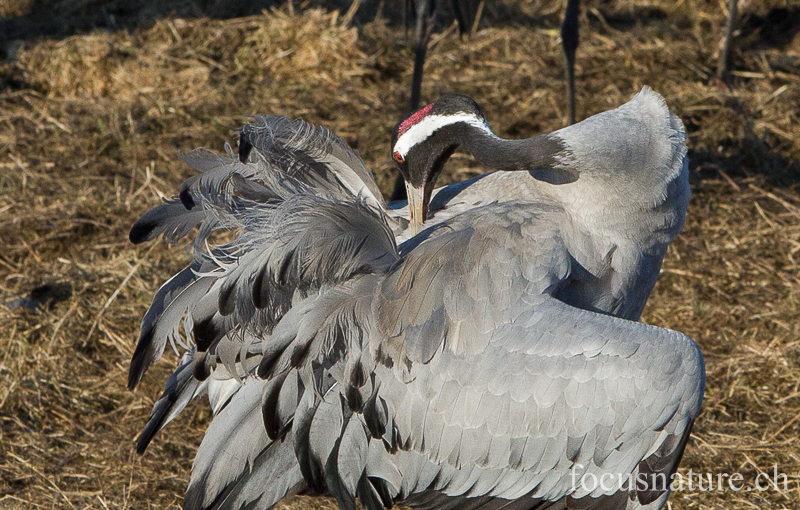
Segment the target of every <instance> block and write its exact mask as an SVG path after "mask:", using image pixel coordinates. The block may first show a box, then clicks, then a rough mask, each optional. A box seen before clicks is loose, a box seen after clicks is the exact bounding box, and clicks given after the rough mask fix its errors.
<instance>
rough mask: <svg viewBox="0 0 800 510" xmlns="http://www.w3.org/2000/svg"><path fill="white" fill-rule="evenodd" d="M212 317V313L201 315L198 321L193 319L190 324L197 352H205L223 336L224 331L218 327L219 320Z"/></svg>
mask: <svg viewBox="0 0 800 510" xmlns="http://www.w3.org/2000/svg"><path fill="white" fill-rule="evenodd" d="M214 317H215V316H214V315H209V316H207V317H203V318H202V319H200V320H199V321H195V323H194V325H193V326H192V336H193V337H194V342H195V345H197V350H198V352H206V351H207V350H208V349H209V348H210V347H211V346H212V345H214V344H215V343H216V342H218V341H219V340H220V339H221V338H222V337H223V336H225V333H226V331H225V330H224V329H223V328H220V327H219V326H220V324H219V321H215V320H214Z"/></svg>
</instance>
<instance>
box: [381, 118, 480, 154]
mask: <svg viewBox="0 0 800 510" xmlns="http://www.w3.org/2000/svg"><path fill="white" fill-rule="evenodd" d="M457 122H464V123H466V124H469V125H470V126H474V127H476V128H478V129H482V130H484V131H487V132H489V133H491V132H492V130H491V129H489V125H488V124H487V123H486V120H485V119H482V118H480V117H478V116H476V115H473V114H471V113H457V114H455V115H428V116H427V117H425V118H424V119H422V120H421V121H419V122H418V123H416V124H414V125H413V126H411V128H409V130H408V131H406V132H405V133H403V134H402V135H400V138H398V139H397V143H395V144H394V150H393V151H392V153H393V154H394V153H395V152H398V153H400V155H401V156H403V158H405V157H406V155H407V154H408V151H410V150H411V147H413V146H415V145H416V144H418V143H420V142H421V141H423V140H425V139H426V138H428V137H429V136H431V135H432V134H433V133H435V132H436V131H438V130H439V129H441V128H443V127H445V126H449V125H450V124H455V123H457Z"/></svg>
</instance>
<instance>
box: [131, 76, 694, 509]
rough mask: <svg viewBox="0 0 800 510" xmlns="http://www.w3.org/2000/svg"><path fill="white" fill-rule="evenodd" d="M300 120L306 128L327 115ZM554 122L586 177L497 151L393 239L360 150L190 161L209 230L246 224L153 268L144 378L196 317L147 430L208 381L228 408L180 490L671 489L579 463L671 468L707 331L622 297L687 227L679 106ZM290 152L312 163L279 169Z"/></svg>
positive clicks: (229, 498)
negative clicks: (213, 179) (560, 176)
mask: <svg viewBox="0 0 800 510" xmlns="http://www.w3.org/2000/svg"><path fill="white" fill-rule="evenodd" d="M292 122H297V121H292ZM287 125H293V126H301V127H302V126H303V125H301V124H287ZM302 130H303V132H304V133H306V135H305V136H304V137H303V141H302V143H301V144H300V145H301V146H303V145H304V144H309V145H310V146H316V145H315V142H314V139H315V138H314V137H316V136H323V139H325V138H326V137H328V136H332V135H329V134H328V133H329V132H322V131H313V132H311V131H307V130H306V128H305V127H303V128H302ZM320 133H322V135H320ZM248 136H250V135H248ZM553 136H556V137H559V138H560V139H561V140H563V142H564V143H563V146H564V147H566V148H567V149H568V152H565V153H564V154H562V155H561V157H562V158H563V159H561V160H560V161H559V165H561V166H560V167H559V168H556V171H559V170H561V169H564V168H566V169H569V170H570V171H573V172H577V174H578V175H579V178H578V179H577V180H574V181H570V182H569V183H568V184H560V185H555V184H552V183H550V182H547V180H548V179H546V178H544V179H542V178H541V175H540V176H539V177H540V178H539V179H537V178H536V177H537V176H536V172H531V173H530V174H528V173H526V172H498V173H495V174H491V175H489V176H486V177H483V178H481V179H477V180H474V181H471V182H469V183H462V184H461V185H456V187H448V188H444V189H443V190H441V191H440V192H439V193H438V194H437V195H436V196H435V197H434V205H435V207H432V208H431V210H432V212H433V218H432V221H430V223H429V224H430V225H431V226H430V228H428V229H427V230H425V231H424V232H422V233H421V234H420V235H419V236H417V237H415V238H413V239H410V240H408V241H406V242H405V243H403V244H402V245H401V246H399V247H398V246H397V245H396V242H395V234H396V233H397V232H398V231H400V230H402V225H401V224H400V223H399V222H397V221H394V220H392V219H391V218H390V217H389V215H392V214H396V212H394V211H389V212H388V213H387V212H386V210H385V209H384V207H383V206H382V203H380V202H378V203H376V202H377V201H374V200H372V199H371V198H370V197H369V196H368V195H366V194H365V191H364V190H366V189H369V186H367V185H366V184H364V185H363V186H359V185H354V184H353V183H352V182H350V184H349V185H345V184H343V183H342V180H341V179H339V178H338V177H336V176H337V175H338V174H337V172H342V170H341V166H337V165H340V163H341V162H344V163H342V164H344V166H350V165H353V164H354V163H353V162H352V161H350V160H347V158H346V157H344V156H338V157H335V158H331V160H330V161H334V162H333V163H329V162H326V163H324V164H323V165H321V166H319V167H317V166H315V165H313V164H309V163H308V162H307V161H306V159H305V155H308V154H312V153H313V154H315V157H321V158H323V159H324V158H325V157H326V156H324V155H323V156H320V154H319V153H314V152H313V151H310V150H306V151H303V150H300V151H297V150H295V151H293V150H283V149H282V148H279V149H274V148H270V147H274V146H270V145H269V143H277V144H279V145H280V144H284V143H286V142H284V140H286V139H290V138H291V137H288V136H287V137H273V138H269V137H268V138H267V140H268V142H262V141H259V140H260V139H258V138H257V137H254V138H253V141H252V142H248V143H249V144H251V145H252V148H250V149H249V151H250V152H249V154H248V153H247V152H248V151H247V150H245V153H244V159H246V160H247V163H244V164H243V165H244V166H248V167H251V168H255V167H257V166H258V165H259V164H260V163H259V162H262V161H278V162H279V163H275V164H273V165H272V166H270V167H269V171H268V172H267V171H266V170H265V172H266V173H264V174H257V173H256V172H254V171H252V170H248V171H247V172H239V171H238V170H237V171H232V172H229V174H228V175H227V176H226V177H225V178H224V179H223V180H221V181H219V183H217V184H215V185H207V186H195V184H194V183H190V185H189V186H188V188H187V189H190V191H189V192H188V196H191V197H192V201H193V202H195V207H196V206H197V205H198V204H201V205H202V208H203V211H205V212H206V215H207V216H208V217H209V218H211V219H212V220H213V221H214V222H215V228H216V226H219V227H223V228H229V229H235V230H236V231H237V232H238V233H237V236H236V238H235V239H234V240H233V241H232V242H230V243H228V244H226V245H223V246H220V247H217V248H215V249H214V250H212V252H210V253H206V254H201V255H198V259H197V261H196V262H195V263H194V264H193V266H190V268H187V269H186V270H184V272H183V273H181V274H179V275H178V276H176V278H174V279H173V280H171V281H170V282H168V283H167V284H165V285H164V287H162V289H161V290H159V293H157V295H156V298H155V299H154V305H153V307H152V308H151V311H149V312H148V315H146V317H145V320H144V321H143V328H142V329H143V331H149V332H151V333H148V334H145V335H143V336H141V337H140V342H139V345H138V346H137V351H136V352H137V353H138V355H136V354H135V356H134V361H133V362H132V365H131V379H130V381H133V382H132V384H131V386H133V385H135V384H136V382H138V380H140V378H141V376H142V374H143V373H144V370H146V368H147V366H149V364H150V363H152V362H153V361H154V360H155V359H158V357H160V355H161V353H162V352H163V349H164V345H165V344H166V341H167V338H174V334H175V333H174V332H177V331H178V327H179V326H180V324H181V322H184V329H185V330H186V331H187V337H188V338H187V340H186V342H185V344H186V348H187V349H188V350H189V353H190V354H189V355H187V358H185V359H184V362H182V364H181V367H179V369H178V371H176V374H175V375H174V376H173V379H174V381H176V382H173V383H172V384H168V388H167V390H168V391H165V396H164V397H162V400H160V401H159V402H162V401H164V402H165V403H164V404H162V405H161V406H160V408H159V409H158V410H154V413H153V416H154V418H153V419H152V420H151V423H153V425H148V433H147V436H146V437H148V439H147V440H148V441H149V438H151V437H152V435H153V434H154V433H155V431H157V430H158V428H160V427H161V426H163V424H162V422H163V423H166V422H167V421H168V420H165V419H162V418H163V417H167V416H168V417H169V418H170V419H171V417H172V416H173V415H174V414H177V412H179V411H180V409H182V407H183V406H185V402H188V400H189V399H191V398H193V397H194V396H196V395H197V394H198V391H197V390H198V388H200V387H201V386H200V384H201V382H200V379H202V380H203V381H205V382H204V383H202V384H206V389H207V391H208V393H209V396H210V398H211V399H212V407H213V409H214V412H215V418H214V421H213V422H212V425H211V426H210V427H209V430H208V431H207V434H206V437H205V439H204V441H203V444H202V445H201V447H200V450H199V451H198V456H197V459H196V460H195V465H194V467H193V473H192V481H191V483H190V488H189V491H188V492H187V497H186V501H185V507H186V508H235V509H239V508H267V507H269V506H271V505H272V504H274V503H276V502H277V501H279V500H280V499H281V498H282V497H284V496H285V495H288V494H293V493H297V492H311V493H313V492H320V491H328V492H330V493H331V494H332V495H334V496H335V497H336V499H337V502H338V503H339V505H340V507H342V508H354V498H356V497H357V498H359V499H360V500H361V502H362V503H363V504H364V505H365V506H366V507H367V508H369V509H375V508H382V507H383V506H386V505H390V504H392V503H404V504H410V505H413V506H419V507H422V508H433V507H435V508H481V509H494V508H497V509H500V508H507V509H516V508H595V509H606V508H607V509H611V508H661V507H662V506H663V505H664V504H665V501H666V498H667V496H668V492H667V491H664V490H659V488H658V487H651V486H643V487H638V488H636V489H635V490H622V491H620V490H617V489H615V490H613V491H603V490H601V489H599V488H597V489H595V490H584V489H582V488H581V487H574V484H572V483H571V482H572V480H571V478H570V476H571V475H572V474H575V475H576V476H577V477H578V479H579V480H580V478H581V477H582V476H583V475H588V474H592V475H595V476H598V477H600V476H602V475H603V474H609V473H613V474H614V476H616V475H617V474H623V475H625V474H633V476H634V477H635V476H636V475H638V474H640V473H642V474H644V475H652V474H653V473H663V474H665V475H666V476H668V475H669V474H671V473H672V472H674V469H675V468H676V467H677V463H678V461H679V460H680V455H681V453H682V451H683V448H684V446H685V444H686V440H687V438H688V436H689V432H690V429H691V424H692V422H693V420H694V418H695V417H696V416H697V413H698V412H699V406H700V401H701V399H702V392H703V384H704V371H703V362H702V356H701V355H700V352H699V350H698V349H697V346H696V345H695V344H694V342H692V341H691V340H690V339H689V338H687V337H685V336H683V335H681V334H679V333H676V332H673V331H669V330H663V329H659V328H654V327H651V326H646V325H642V324H638V323H635V322H631V321H628V320H623V319H620V318H616V317H611V316H609V315H616V316H619V317H626V318H638V316H639V314H640V313H641V308H642V307H643V306H644V301H645V300H646V298H647V295H649V292H650V290H651V289H652V285H653V284H654V283H655V278H656V276H657V273H658V268H659V267H660V263H661V258H662V257H663V254H664V251H665V250H666V246H667V244H668V243H669V241H670V240H671V239H672V238H673V237H674V236H675V235H676V234H677V232H678V231H679V229H680V228H681V226H682V223H683V215H684V214H685V207H686V202H687V201H688V184H687V183H686V177H687V176H686V168H687V166H686V161H685V145H684V144H683V131H682V126H681V125H680V121H679V120H678V119H677V118H676V117H674V116H672V115H671V114H670V113H669V112H668V110H667V109H666V107H665V106H664V104H663V100H661V99H660V97H659V96H657V95H656V94H654V93H652V92H649V91H644V92H643V93H641V94H640V95H639V96H637V98H635V99H634V100H633V101H631V102H630V103H628V104H627V105H625V106H623V107H621V108H619V109H617V110H614V111H612V112H607V113H606V114H601V115H600V116H597V117H594V118H592V119H589V120H587V121H585V122H584V123H581V124H579V125H576V126H574V127H572V128H567V129H565V130H562V131H560V132H557V133H555V134H554V135H553ZM275 140H277V142H275ZM295 141H296V140H295ZM342 143H343V142H342ZM259 145H260V147H261V148H259ZM290 145H291V144H290ZM337 147H339V146H337ZM262 150H264V151H267V152H269V151H273V150H275V151H277V153H279V156H264V155H263V154H262ZM337 150H338V149H337ZM330 152H335V151H333V150H331V151H330ZM298 154H300V155H302V157H301V156H298ZM323 154H325V153H324V151H323ZM347 154H353V153H352V152H349V153H347ZM215 158H216V156H215ZM271 158H272V159H271ZM201 159H202V158H201ZM216 161H218V160H216ZM359 161H360V160H359ZM214 164H215V163H210V164H209V165H207V166H209V167H212V166H213V165H214ZM229 164H230V165H231V166H233V167H236V168H239V167H238V165H239V164H240V163H238V162H236V161H234V160H233V158H230V163H229ZM303 165H305V166H303ZM300 166H302V167H303V168H315V169H316V170H314V171H313V172H312V173H303V172H294V171H293V172H294V173H292V174H290V173H289V172H284V171H283V170H282V168H286V169H293V168H296V167H300ZM195 167H196V168H198V169H201V170H202V167H203V164H202V163H196V164H195ZM362 167H363V165H362ZM217 168H220V166H213V168H211V169H210V170H208V171H214V169H217ZM259 168H260V167H259ZM264 168H266V166H265V167H264ZM333 168H336V170H335V171H334V170H332V169H333ZM326 169H327V170H326ZM248 172H249V173H248ZM345 172H346V170H345ZM223 173H224V172H223ZM320 175H323V176H327V177H325V178H324V179H322V180H321V181H320V180H318V179H317V177H316V176H320ZM348 175H351V176H353V175H355V176H357V177H358V178H359V179H362V180H363V179H365V177H364V176H363V174H360V173H359V172H357V171H353V172H352V173H351V174H348ZM334 179H335V180H334ZM332 182H339V185H338V188H337V187H336V186H334V188H335V189H334V190H331V189H328V187H327V186H328V184H324V183H332ZM370 182H371V181H370ZM220 183H221V184H220ZM620 187H622V191H623V193H624V195H622V196H621V195H619V194H618V193H619V190H620ZM493 194H494V195H493ZM184 195H186V194H184ZM378 196H379V195H378ZM162 207H163V206H162ZM632 218H635V220H632ZM621 220H626V221H621ZM398 225H400V228H399V229H398ZM163 231H169V229H165V230H163ZM173 231H174V229H173ZM401 239H402V237H401ZM181 275H182V276H181ZM176 296H177V297H176ZM598 312H599V313H598ZM605 314H608V315H605ZM161 322H163V325H161V324H159V323H161ZM156 333H157V334H156ZM192 336H199V337H201V339H202V341H201V339H197V338H196V340H197V352H193V351H192V350H191V349H192V345H191V343H192V342H191V338H192ZM188 358H192V359H193V361H192V363H193V364H194V365H197V368H196V369H195V370H194V371H193V372H192V373H193V374H194V375H193V377H195V378H196V379H197V381H196V382H195V383H191V384H193V385H194V386H192V385H190V384H189V383H188V382H181V381H189V379H188V378H187V377H186V374H187V373H188V371H187V369H186V367H187V364H188V361H187V359H188ZM255 374H258V376H260V377H262V378H263V379H259V378H257V377H255ZM180 384H184V386H185V387H186V388H187V389H186V391H185V393H180V392H178V394H176V392H175V391H174V390H171V388H176V387H183V386H180ZM189 393H191V395H189ZM156 425H157V426H156ZM143 436H144V435H143ZM145 444H146V443H145Z"/></svg>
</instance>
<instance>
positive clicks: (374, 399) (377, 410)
mask: <svg viewBox="0 0 800 510" xmlns="http://www.w3.org/2000/svg"><path fill="white" fill-rule="evenodd" d="M373 384H374V386H373V390H372V395H370V397H369V398H368V399H367V401H366V403H365V404H364V407H363V410H362V412H363V413H364V422H365V423H366V425H367V430H369V433H370V435H371V436H372V437H374V438H375V439H379V438H381V437H383V435H384V434H386V422H387V418H388V409H387V407H386V402H384V401H383V399H382V398H380V397H379V396H378V387H379V386H380V384H375V383H373Z"/></svg>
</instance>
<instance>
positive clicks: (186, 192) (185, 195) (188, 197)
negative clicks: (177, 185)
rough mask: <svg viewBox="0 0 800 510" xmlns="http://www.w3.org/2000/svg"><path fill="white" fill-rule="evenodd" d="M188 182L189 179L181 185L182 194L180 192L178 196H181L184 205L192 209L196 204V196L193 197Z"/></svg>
mask: <svg viewBox="0 0 800 510" xmlns="http://www.w3.org/2000/svg"><path fill="white" fill-rule="evenodd" d="M188 182H189V181H186V182H184V183H183V186H181V192H180V194H178V198H180V200H181V203H182V204H183V206H184V207H185V208H186V209H188V210H190V211H191V210H192V209H194V206H195V205H196V204H195V202H194V198H192V192H191V190H190V189H189V186H188V184H187V183H188Z"/></svg>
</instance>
